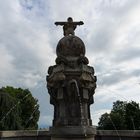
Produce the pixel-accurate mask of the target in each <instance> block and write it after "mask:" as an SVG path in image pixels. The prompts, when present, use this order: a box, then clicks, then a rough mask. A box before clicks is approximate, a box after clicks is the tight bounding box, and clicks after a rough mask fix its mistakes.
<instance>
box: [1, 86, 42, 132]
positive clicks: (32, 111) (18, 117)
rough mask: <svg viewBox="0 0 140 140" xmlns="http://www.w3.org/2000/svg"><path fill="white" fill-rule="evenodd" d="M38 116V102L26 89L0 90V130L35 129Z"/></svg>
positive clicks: (11, 88) (9, 88)
mask: <svg viewBox="0 0 140 140" xmlns="http://www.w3.org/2000/svg"><path fill="white" fill-rule="evenodd" d="M39 115H40V111H39V105H38V100H37V99H35V98H34V97H33V96H32V94H31V92H30V91H29V90H28V89H21V88H14V87H9V86H7V87H2V88H1V89H0V130H21V129H37V128H38V124H37V122H38V119H39Z"/></svg>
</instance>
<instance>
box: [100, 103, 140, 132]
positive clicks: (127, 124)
mask: <svg viewBox="0 0 140 140" xmlns="http://www.w3.org/2000/svg"><path fill="white" fill-rule="evenodd" d="M98 129H104V130H114V129H116V130H135V129H137V130H140V107H139V104H138V103H136V102H134V101H131V102H126V101H116V102H114V103H113V108H112V110H111V112H110V113H104V114H103V115H101V117H100V119H99V123H98Z"/></svg>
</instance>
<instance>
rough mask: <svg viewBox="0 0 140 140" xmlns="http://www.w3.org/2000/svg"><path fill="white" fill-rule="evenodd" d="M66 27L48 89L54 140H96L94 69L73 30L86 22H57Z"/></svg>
mask: <svg viewBox="0 0 140 140" xmlns="http://www.w3.org/2000/svg"><path fill="white" fill-rule="evenodd" d="M55 24H56V25H61V26H63V30H64V37H63V38H62V39H60V41H59V42H58V44H57V48H56V54H57V58H56V60H55V62H56V65H54V66H50V67H49V69H48V75H47V88H48V93H49V94H50V103H51V104H52V105H53V106H54V119H53V125H52V127H51V128H50V134H51V140H67V139H69V140H70V139H72V140H94V136H95V134H96V130H95V128H94V127H93V126H92V120H91V115H90V105H91V104H93V103H94V98H93V95H94V93H95V88H96V76H94V68H93V67H91V66H88V63H89V61H88V58H87V57H86V56H85V45H84V43H83V41H82V40H81V39H80V38H79V37H77V36H75V32H74V30H75V29H76V27H77V25H82V24H83V22H82V21H79V22H74V21H73V19H72V18H71V17H69V18H68V20H67V21H66V22H55Z"/></svg>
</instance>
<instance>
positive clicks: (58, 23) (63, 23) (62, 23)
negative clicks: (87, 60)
mask: <svg viewBox="0 0 140 140" xmlns="http://www.w3.org/2000/svg"><path fill="white" fill-rule="evenodd" d="M65 23H66V22H55V23H54V24H55V25H61V26H63V25H65Z"/></svg>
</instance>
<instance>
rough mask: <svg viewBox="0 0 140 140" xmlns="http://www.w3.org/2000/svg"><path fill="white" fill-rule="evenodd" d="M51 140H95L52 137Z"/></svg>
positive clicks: (89, 139) (93, 139) (90, 139)
mask: <svg viewBox="0 0 140 140" xmlns="http://www.w3.org/2000/svg"><path fill="white" fill-rule="evenodd" d="M51 140H95V138H94V137H92V138H53V137H51Z"/></svg>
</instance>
